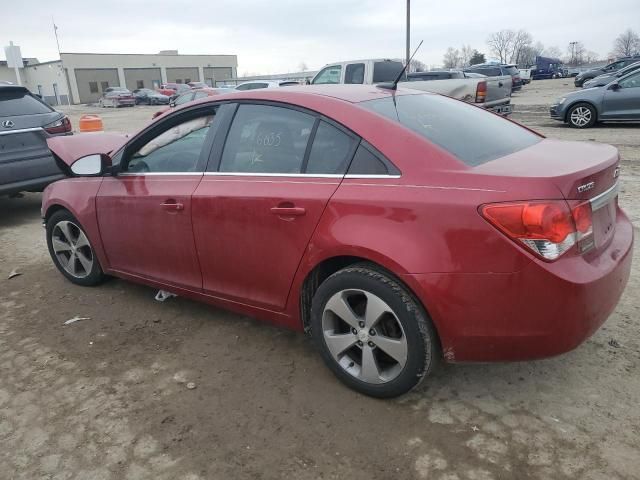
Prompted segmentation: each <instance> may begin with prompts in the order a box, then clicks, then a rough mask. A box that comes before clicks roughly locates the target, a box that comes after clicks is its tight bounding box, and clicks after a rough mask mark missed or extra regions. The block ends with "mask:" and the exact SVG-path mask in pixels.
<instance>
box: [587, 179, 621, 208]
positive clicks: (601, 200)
mask: <svg viewBox="0 0 640 480" xmlns="http://www.w3.org/2000/svg"><path fill="white" fill-rule="evenodd" d="M619 190H620V182H619V181H618V182H616V183H615V184H614V185H613V187H611V188H610V189H609V190H606V191H604V192H602V193H601V194H600V195H596V196H595V197H593V198H592V199H590V200H589V202H590V203H591V210H592V211H594V212H595V211H596V210H598V209H600V208H602V207H604V206H605V205H607V204H608V203H609V202H610V201H611V200H612V199H613V198H615V197H617V196H618V192H619Z"/></svg>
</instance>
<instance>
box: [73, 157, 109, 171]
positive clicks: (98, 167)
mask: <svg viewBox="0 0 640 480" xmlns="http://www.w3.org/2000/svg"><path fill="white" fill-rule="evenodd" d="M109 166H111V158H109V155H106V154H104V153H102V154H101V153H94V154H92V155H87V156H86V157H82V158H79V159H78V160H76V161H75V162H73V164H72V165H71V173H73V174H74V175H77V176H79V177H95V176H98V175H102V174H103V173H104V171H105V170H106V169H107V168H108V167H109Z"/></svg>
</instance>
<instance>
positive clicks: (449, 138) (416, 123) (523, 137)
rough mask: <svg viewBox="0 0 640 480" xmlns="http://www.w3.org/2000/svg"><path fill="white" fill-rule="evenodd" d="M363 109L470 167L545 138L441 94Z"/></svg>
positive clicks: (389, 99) (371, 102)
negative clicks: (453, 156)
mask: <svg viewBox="0 0 640 480" xmlns="http://www.w3.org/2000/svg"><path fill="white" fill-rule="evenodd" d="M360 105H361V106H363V107H365V108H367V109H369V110H372V111H374V112H376V113H378V114H380V115H383V116H385V117H387V118H389V119H390V120H393V121H395V122H398V123H400V124H401V125H403V126H405V127H407V128H408V129H410V130H413V131H414V132H416V133H417V134H419V135H421V136H423V137H424V138H426V139H427V140H429V141H430V142H432V143H434V144H436V145H438V146H440V147H442V148H443V149H445V150H447V151H448V152H450V153H451V154H453V155H455V156H456V157H457V158H459V159H460V160H461V161H462V162H464V163H465V164H467V165H469V166H472V167H473V166H477V165H481V164H483V163H485V162H489V161H491V160H495V159H496V158H499V157H503V156H505V155H509V154H511V153H514V152H517V151H519V150H523V149H525V148H527V147H530V146H531V145H534V144H536V143H538V142H539V141H540V140H541V138H540V137H539V136H538V135H536V134H534V133H532V132H530V131H529V130H527V129H525V128H523V127H520V126H519V125H516V124H515V123H512V122H510V121H508V120H505V119H503V118H501V117H499V116H497V115H493V114H491V113H489V112H486V111H484V110H482V109H481V108H478V107H474V106H472V105H468V104H466V103H464V102H460V101H457V100H453V99H450V98H447V97H442V96H439V95H430V94H421V95H397V96H396V97H395V101H394V99H393V98H392V97H385V98H381V99H377V100H369V101H366V102H362V103H360Z"/></svg>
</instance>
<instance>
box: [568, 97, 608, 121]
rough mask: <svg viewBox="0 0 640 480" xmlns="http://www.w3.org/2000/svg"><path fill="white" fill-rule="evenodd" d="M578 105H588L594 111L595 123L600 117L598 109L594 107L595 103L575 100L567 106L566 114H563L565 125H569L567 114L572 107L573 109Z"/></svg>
mask: <svg viewBox="0 0 640 480" xmlns="http://www.w3.org/2000/svg"><path fill="white" fill-rule="evenodd" d="M579 104H585V105H589V106H590V107H592V108H593V109H594V110H595V112H596V122H597V121H598V120H599V117H600V111H599V110H598V107H596V104H595V103H593V102H592V101H590V100H576V101H575V102H573V103H571V104H569V105H568V106H567V110H566V113H565V114H564V121H565V123H569V112H570V111H571V109H572V108H573V107H575V106H576V105H579Z"/></svg>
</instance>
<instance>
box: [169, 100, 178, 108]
mask: <svg viewBox="0 0 640 480" xmlns="http://www.w3.org/2000/svg"><path fill="white" fill-rule="evenodd" d="M169 106H170V107H171V108H173V107H175V106H176V101H175V100H171V101H169Z"/></svg>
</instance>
